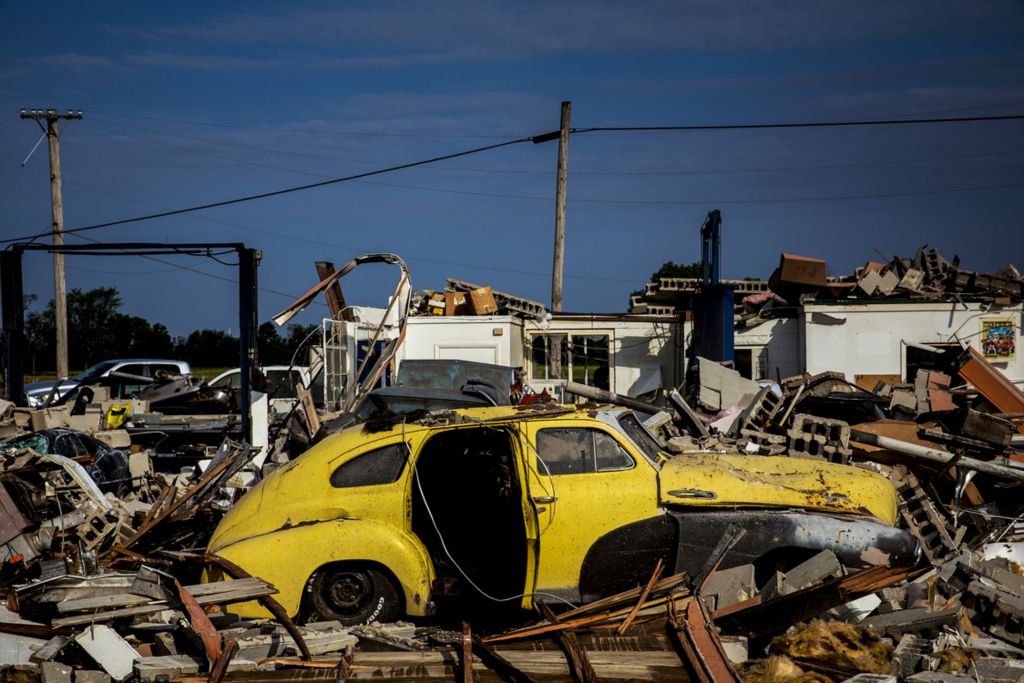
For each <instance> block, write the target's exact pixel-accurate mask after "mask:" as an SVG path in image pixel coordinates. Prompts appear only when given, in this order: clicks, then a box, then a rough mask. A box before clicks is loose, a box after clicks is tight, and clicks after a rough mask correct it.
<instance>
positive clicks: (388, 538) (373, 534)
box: [204, 518, 434, 618]
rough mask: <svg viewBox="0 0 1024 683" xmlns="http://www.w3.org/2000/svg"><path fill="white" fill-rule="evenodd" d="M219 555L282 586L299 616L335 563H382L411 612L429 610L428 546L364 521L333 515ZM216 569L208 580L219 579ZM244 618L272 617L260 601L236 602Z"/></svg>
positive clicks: (282, 595) (289, 608)
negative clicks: (305, 597) (323, 571)
mask: <svg viewBox="0 0 1024 683" xmlns="http://www.w3.org/2000/svg"><path fill="white" fill-rule="evenodd" d="M217 555H219V556H220V557H223V558H224V559H226V560H230V561H231V562H234V563H235V564H237V565H238V566H240V567H241V568H242V569H244V570H245V571H247V572H249V573H250V574H251V575H253V576H255V577H258V578H260V579H262V580H264V581H267V582H268V583H270V584H272V585H273V586H274V587H275V588H277V590H278V592H277V594H275V595H274V599H275V600H277V601H278V602H279V603H281V605H282V606H283V607H284V609H285V611H286V612H287V613H288V614H289V615H291V616H293V617H294V616H297V615H298V613H299V609H300V608H301V605H302V594H303V590H304V589H305V587H306V583H307V582H308V581H309V578H310V576H312V575H313V572H315V571H316V570H317V569H319V568H320V567H323V566H324V565H328V564H332V563H335V562H360V563H372V564H378V565H381V566H382V567H384V568H385V569H386V570H387V571H388V572H390V573H391V574H392V575H393V576H394V577H395V579H396V580H397V582H398V585H399V589H400V590H401V592H402V594H403V596H404V598H405V611H406V613H407V614H409V615H411V616H424V615H426V614H428V612H429V607H428V605H429V604H430V586H431V583H432V581H433V580H434V567H433V564H432V563H431V561H430V558H429V556H428V555H427V551H426V549H425V548H424V547H423V544H422V543H421V542H420V541H419V539H418V538H416V537H415V536H414V535H412V534H411V533H403V532H401V531H400V530H397V529H396V528H395V527H394V526H391V525H388V524H382V523H380V522H375V521H372V520H363V519H346V518H340V519H331V520H325V521H318V522H309V523H305V524H300V525H296V526H292V527H286V528H283V529H279V530H277V531H273V532H270V533H264V534H259V535H257V536H252V537H249V538H244V539H241V540H238V541H234V542H232V543H229V544H228V545H225V546H222V547H220V548H218V549H217ZM214 576H215V574H214V573H210V574H208V575H206V576H205V579H204V580H213V579H214ZM228 611H229V612H232V613H234V614H238V615H241V616H243V617H264V618H265V617H269V616H270V614H269V613H268V612H267V611H266V610H265V609H264V608H263V607H261V606H260V605H259V603H257V602H255V601H250V602H244V603H238V604H235V605H230V606H229V607H228Z"/></svg>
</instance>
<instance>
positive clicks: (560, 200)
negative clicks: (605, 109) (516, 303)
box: [551, 102, 572, 313]
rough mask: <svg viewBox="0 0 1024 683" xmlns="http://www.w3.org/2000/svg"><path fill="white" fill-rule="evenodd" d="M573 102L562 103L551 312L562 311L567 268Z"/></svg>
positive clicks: (556, 186)
mask: <svg viewBox="0 0 1024 683" xmlns="http://www.w3.org/2000/svg"><path fill="white" fill-rule="evenodd" d="M571 111H572V102H562V121H561V126H560V130H559V135H558V178H557V180H556V185H555V262H554V266H553V267H552V269H551V310H552V311H553V312H556V313H557V312H558V311H561V310H562V271H563V270H564V268H565V185H566V180H567V178H568V174H569V119H570V113H571Z"/></svg>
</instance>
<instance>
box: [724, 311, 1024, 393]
mask: <svg viewBox="0 0 1024 683" xmlns="http://www.w3.org/2000/svg"><path fill="white" fill-rule="evenodd" d="M1022 308H1024V307H1022V305H1021V304H1014V305H1012V306H995V305H992V304H982V303H977V302H967V303H961V302H959V301H957V302H943V303H929V302H898V303H897V302H885V301H864V302H856V303H855V302H844V303H808V304H805V305H804V306H803V307H802V308H801V310H800V312H799V315H798V317H796V318H788V319H775V320H769V321H767V322H765V323H762V324H760V325H757V326H755V327H753V328H750V329H743V330H737V332H736V337H735V340H736V341H735V343H736V364H737V368H738V369H741V371H742V370H743V369H744V367H747V366H749V367H751V368H752V373H751V374H752V379H771V380H777V379H779V378H780V377H789V376H791V375H795V374H798V373H800V372H809V373H812V374H813V373H818V372H824V371H827V370H834V371H838V372H842V373H843V374H845V375H846V379H847V380H848V381H850V382H853V383H855V384H860V385H861V386H864V387H866V388H868V389H870V388H872V387H873V386H874V385H875V382H876V381H878V380H879V379H881V380H885V381H887V382H890V383H891V382H903V381H906V380H908V379H909V378H910V377H911V376H912V375H913V374H914V372H916V368H917V367H919V366H920V365H921V364H922V363H927V360H928V357H929V356H932V355H934V351H933V350H945V349H949V348H954V347H955V348H960V347H961V345H962V344H966V345H969V346H973V347H974V348H976V349H978V350H979V351H982V350H983V349H982V337H983V325H984V323H986V322H996V321H1007V320H1009V321H1011V323H1012V327H1013V329H1014V347H1018V346H1019V340H1020V329H1021V325H1022ZM748 359H749V360H748ZM989 360H990V362H992V364H993V365H994V366H995V367H997V368H998V369H999V370H1000V371H1001V372H1002V373H1003V374H1005V375H1006V376H1007V377H1009V378H1010V379H1011V380H1013V381H1014V382H1017V383H1022V382H1024V358H1021V355H1020V353H1019V352H1018V353H1014V354H1013V355H1012V357H1010V358H1007V359H1006V360H999V359H991V358H990V359H989Z"/></svg>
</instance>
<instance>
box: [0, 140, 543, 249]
mask: <svg viewBox="0 0 1024 683" xmlns="http://www.w3.org/2000/svg"><path fill="white" fill-rule="evenodd" d="M530 140H531V138H528V137H526V138H517V139H515V140H505V141H504V142H498V143H495V144H493V145H484V146H483V147H475V148H473V149H467V150H463V151H461V152H453V153H451V154H443V155H441V156H436V157H431V158H429V159H421V160H420V161H411V162H409V163H405V164H398V165H396V166H389V167H387V168H379V169H376V170H373V171H365V172H363V173H355V174H353V175H347V176H342V177H340V178H331V179H328V180H322V181H320V182H316V183H308V184H306V185H296V186H293V187H286V188H283V189H280V190H271V191H270V192H260V193H257V194H250V195H245V196H242V197H235V198H234V199H224V200H221V201H217V202H209V203H207V204H199V205H197V206H189V207H185V208H182V209H173V210H171V211H161V212H160V213H153V214H149V215H146V216H136V217H134V218H122V219H120V220H114V221H106V222H105V223H96V224H94V225H86V226H82V227H79V228H71V229H69V230H64V231H63V233H64V234H65V235H72V234H76V233H81V232H88V231H90V230H99V229H100V228H109V227H112V226H115V225H124V224H126V223H138V222H141V221H149V220H154V219H156V218H166V217H167V216H178V215H181V214H185V213H192V212H194V211H204V210H206V209H214V208H218V207H221V206H230V205H232V204H241V203H242V202H251V201H254V200H257V199H267V198H269V197H279V196H281V195H285V194H291V193H293V192H301V191H303V190H312V189H315V188H319V187H326V186H328V185H336V184H338V183H344V182H348V181H352V180H358V179H360V178H369V177H371V176H376V175H383V174H385V173H393V172H395V171H401V170H403V169H406V168H416V167H417V166H425V165H427V164H433V163H437V162H439V161H445V160H447V159H458V158H459V157H465V156H470V155H472V154H480V153H482V152H488V151H491V150H495V149H500V148H502V147H509V146H511V145H517V144H521V143H524V142H530ZM54 232H55V231H53V230H47V231H46V232H41V233H38V234H35V235H23V236H21V237H15V238H13V239H5V240H0V244H9V243H11V242H22V241H24V240H35V239H39V238H41V237H48V236H50V235H53V234H54Z"/></svg>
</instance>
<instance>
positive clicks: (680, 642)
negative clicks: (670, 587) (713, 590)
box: [668, 598, 741, 683]
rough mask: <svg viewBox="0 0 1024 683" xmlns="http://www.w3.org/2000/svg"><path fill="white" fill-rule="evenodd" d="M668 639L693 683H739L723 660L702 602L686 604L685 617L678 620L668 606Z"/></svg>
mask: <svg viewBox="0 0 1024 683" xmlns="http://www.w3.org/2000/svg"><path fill="white" fill-rule="evenodd" d="M668 623H669V626H670V628H669V629H668V630H669V635H670V637H671V638H672V640H673V641H674V643H675V644H676V646H677V648H678V650H679V653H680V658H681V659H683V662H684V663H686V664H689V668H690V669H691V673H693V679H694V680H697V681H700V683H726V682H728V681H733V682H734V683H741V679H740V677H739V675H738V674H737V673H736V670H735V669H733V668H732V664H731V663H730V662H729V658H728V657H726V656H725V650H724V649H723V648H722V642H721V641H720V640H719V639H718V632H717V631H716V630H715V625H714V624H713V623H711V617H710V616H709V615H708V612H707V608H706V607H705V606H704V601H703V600H701V599H700V598H694V599H693V600H690V601H689V603H687V605H686V616H685V618H684V619H680V618H679V613H678V612H677V611H676V608H675V602H672V601H670V602H669V603H668Z"/></svg>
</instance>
